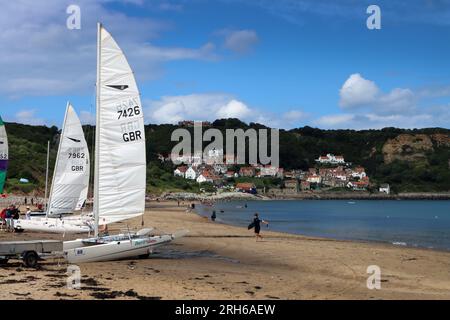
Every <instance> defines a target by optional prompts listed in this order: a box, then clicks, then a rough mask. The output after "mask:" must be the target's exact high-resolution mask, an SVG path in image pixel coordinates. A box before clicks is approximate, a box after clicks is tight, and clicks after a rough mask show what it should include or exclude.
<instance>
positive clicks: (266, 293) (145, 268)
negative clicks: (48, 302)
mask: <svg viewBox="0 0 450 320" xmlns="http://www.w3.org/2000/svg"><path fill="white" fill-rule="evenodd" d="M144 222H145V226H146V227H154V228H155V232H175V231H177V230H179V229H188V230H189V234H188V235H187V236H186V237H184V238H181V239H178V240H176V241H175V242H174V243H173V244H171V245H168V246H166V247H163V248H160V249H159V250H158V252H155V254H154V255H153V256H151V257H150V258H148V259H133V260H123V261H115V262H103V263H90V264H84V265H80V266H79V267H80V269H81V276H82V280H81V289H79V290H74V289H68V288H67V287H66V279H67V275H66V268H67V264H66V263H65V262H64V260H62V259H61V260H50V261H45V262H43V263H41V265H40V267H39V268H38V269H37V270H34V269H27V268H25V267H23V266H22V263H21V262H20V261H14V260H11V261H10V262H9V263H8V264H7V265H6V266H3V267H1V268H0V299H450V253H449V252H440V251H432V250H423V249H414V248H405V247H396V246H391V245H384V244H377V243H359V242H349V241H336V240H329V239H318V238H310V237H303V236H296V235H289V234H283V233H276V232H270V231H266V230H265V229H264V228H263V235H264V236H265V237H264V241H260V242H256V241H255V239H254V237H253V233H252V231H248V230H246V229H244V228H239V227H233V226H228V225H223V224H218V223H213V222H211V221H208V220H207V219H205V218H202V217H200V216H198V215H197V214H195V213H187V212H186V211H185V207H184V206H183V207H177V203H176V202H159V203H152V204H151V205H150V206H149V207H148V208H147V211H146V214H145V216H144ZM128 223H129V226H130V228H133V229H138V228H140V227H141V219H140V218H139V219H136V220H134V221H131V222H128ZM124 228H126V225H125V224H123V223H122V224H115V225H113V226H111V227H110V231H111V232H114V231H120V230H121V229H124ZM78 237H79V236H78ZM71 238H76V237H70V238H69V237H66V239H71ZM27 239H30V240H31V239H61V235H49V234H38V233H15V234H11V233H5V232H0V241H6V240H27ZM369 265H378V266H379V267H380V268H381V289H380V290H369V289H368V288H367V286H366V281H367V278H368V277H369V274H367V273H366V270H367V267H368V266H369Z"/></svg>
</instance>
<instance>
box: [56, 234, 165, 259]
mask: <svg viewBox="0 0 450 320" xmlns="http://www.w3.org/2000/svg"><path fill="white" fill-rule="evenodd" d="M117 237H122V238H123V239H120V240H113V241H107V242H106V243H99V244H96V243H89V242H86V240H82V239H78V240H74V241H65V242H64V257H65V258H66V260H67V261H68V262H69V263H86V262H100V261H111V260H120V259H125V258H131V257H137V256H141V255H148V254H151V253H152V252H153V249H155V248H157V247H159V246H161V245H164V244H166V243H169V242H171V241H172V240H173V236H172V235H162V236H139V237H134V238H131V239H129V238H127V237H128V236H126V235H119V236H117ZM98 239H101V238H98Z"/></svg>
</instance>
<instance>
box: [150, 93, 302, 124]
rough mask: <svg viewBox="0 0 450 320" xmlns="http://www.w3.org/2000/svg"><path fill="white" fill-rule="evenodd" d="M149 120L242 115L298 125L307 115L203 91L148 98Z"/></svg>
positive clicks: (270, 121) (154, 121) (201, 118)
mask: <svg viewBox="0 0 450 320" xmlns="http://www.w3.org/2000/svg"><path fill="white" fill-rule="evenodd" d="M144 104H145V105H146V106H147V107H146V120H147V121H148V122H150V123H158V124H160V123H177V122H178V121H182V120H199V121H200V120H203V121H204V120H207V121H214V120H216V119H221V118H239V119H240V120H242V121H246V122H258V123H261V124H264V125H267V126H270V127H274V128H287V127H294V126H299V125H300V124H299V121H300V120H302V119H304V118H306V115H305V114H304V113H303V112H302V111H300V110H290V111H288V112H286V113H282V114H272V113H268V112H265V111H263V110H261V109H258V108H254V107H250V106H248V105H247V104H246V103H245V102H243V101H240V100H238V99H237V98H236V97H234V96H233V95H230V94H224V93H202V94H190V95H184V96H165V97H162V98H161V99H160V100H157V101H146V102H144Z"/></svg>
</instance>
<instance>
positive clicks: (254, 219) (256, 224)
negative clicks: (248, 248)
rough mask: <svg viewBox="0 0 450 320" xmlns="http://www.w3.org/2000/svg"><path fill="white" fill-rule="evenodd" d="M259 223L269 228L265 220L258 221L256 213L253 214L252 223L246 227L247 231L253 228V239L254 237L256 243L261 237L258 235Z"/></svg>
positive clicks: (259, 230)
mask: <svg viewBox="0 0 450 320" xmlns="http://www.w3.org/2000/svg"><path fill="white" fill-rule="evenodd" d="M261 223H264V224H265V225H267V227H269V223H268V222H267V221H265V220H261V219H259V215H258V213H255V215H254V218H253V222H252V223H250V225H249V226H248V228H249V229H251V228H255V237H256V241H258V239H261V240H262V238H263V237H262V236H261V234H260V232H261Z"/></svg>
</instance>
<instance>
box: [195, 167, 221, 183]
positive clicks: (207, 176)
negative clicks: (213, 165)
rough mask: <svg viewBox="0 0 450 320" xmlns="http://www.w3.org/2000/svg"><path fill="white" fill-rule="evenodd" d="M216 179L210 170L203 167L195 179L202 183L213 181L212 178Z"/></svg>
mask: <svg viewBox="0 0 450 320" xmlns="http://www.w3.org/2000/svg"><path fill="white" fill-rule="evenodd" d="M216 179H217V177H216V176H215V175H214V174H213V173H212V172H211V171H209V170H207V169H205V170H203V171H202V172H201V173H200V174H199V176H198V177H197V179H196V181H197V182H198V183H204V182H211V183H213V182H214V180H216Z"/></svg>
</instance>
